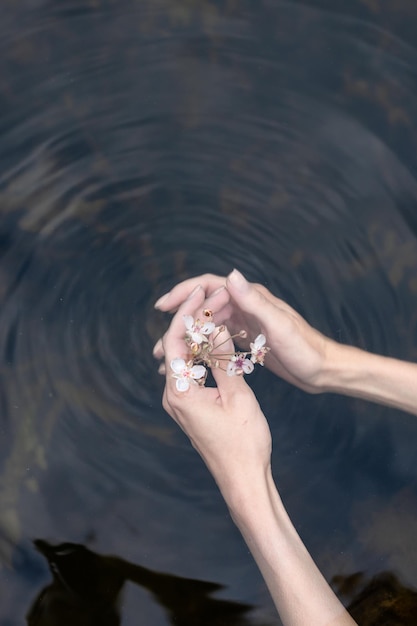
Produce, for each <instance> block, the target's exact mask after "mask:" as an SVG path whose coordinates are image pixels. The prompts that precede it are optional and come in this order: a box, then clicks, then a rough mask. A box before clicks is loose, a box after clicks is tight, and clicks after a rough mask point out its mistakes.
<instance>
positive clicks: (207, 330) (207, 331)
mask: <svg viewBox="0 0 417 626" xmlns="http://www.w3.org/2000/svg"><path fill="white" fill-rule="evenodd" d="M215 328H216V325H215V324H213V322H207V323H206V324H203V325H202V327H201V328H200V333H202V334H203V335H211V333H212V332H213V330H214V329H215Z"/></svg>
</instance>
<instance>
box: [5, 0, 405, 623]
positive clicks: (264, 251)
mask: <svg viewBox="0 0 417 626" xmlns="http://www.w3.org/2000/svg"><path fill="white" fill-rule="evenodd" d="M0 35H1V38H0V77H1V78H0V113H1V115H0V253H1V259H0V277H1V281H0V302H1V307H0V348H1V379H0V400H1V409H2V410H1V421H0V428H1V438H0V503H1V507H0V557H1V563H2V565H1V569H0V607H1V608H0V623H1V624H2V625H4V626H14V625H15V624H16V625H17V624H22V623H24V622H25V615H26V613H27V612H28V610H29V608H30V606H31V604H32V602H33V601H34V600H35V598H36V597H37V595H38V594H39V593H40V592H41V590H42V589H43V588H44V587H45V586H46V585H48V584H49V581H50V579H51V577H50V574H49V570H48V566H47V563H46V560H45V558H44V556H42V554H41V552H39V551H38V550H36V549H35V546H34V544H33V540H44V541H48V542H51V543H52V544H59V543H61V542H75V543H79V544H83V545H84V546H87V547H88V548H89V549H90V550H93V551H94V552H96V553H98V554H100V555H101V554H111V555H115V556H117V557H119V558H120V559H121V560H123V561H122V562H123V568H125V566H126V563H128V564H130V565H129V566H128V569H129V567H131V566H132V564H133V566H137V567H142V568H147V569H150V570H152V571H155V572H167V573H169V574H171V575H172V576H173V577H186V578H187V579H200V580H203V581H212V582H215V583H217V584H218V585H219V586H220V585H221V586H222V589H219V590H218V591H216V588H215V587H213V588H212V587H210V586H208V587H207V588H206V587H204V589H203V590H202V594H203V596H204V597H205V594H208V595H209V596H210V597H211V598H215V599H217V600H218V601H219V604H218V605H216V607H217V608H216V609H215V610H216V611H217V613H216V615H217V617H214V614H213V619H212V620H211V621H208V622H207V623H212V624H217V623H219V624H220V623H228V624H234V623H236V624H239V625H243V624H247V623H249V622H250V623H251V624H252V623H253V624H258V625H260V624H277V623H278V621H277V618H276V616H275V612H274V609H273V606H272V602H271V600H270V598H269V596H268V593H267V592H266V590H265V587H264V584H263V581H262V579H261V577H260V575H259V573H258V571H257V569H256V567H255V565H254V563H253V562H252V559H251V557H250V555H249V554H248V551H247V549H246V547H245V546H244V544H243V542H242V540H241V538H240V536H239V535H238V533H237V531H236V530H235V528H234V526H233V524H232V522H231V520H230V518H229V517H228V514H227V511H226V508H225V506H224V504H223V502H222V500H221V497H220V495H219V494H218V492H217V489H216V486H215V485H214V483H213V481H212V479H211V478H210V476H209V475H208V474H207V471H206V469H205V467H204V466H203V464H202V462H201V461H200V459H199V458H198V457H197V456H196V454H195V452H194V450H193V449H192V448H191V446H190V445H189V443H188V441H187V440H186V439H185V437H184V436H183V434H182V433H181V432H180V431H179V430H178V428H177V427H176V426H175V424H173V423H172V422H171V421H170V419H169V418H168V417H167V416H166V415H165V414H164V412H163V410H162V408H161V393H162V388H163V387H162V386H163V381H162V380H161V379H160V378H159V377H158V375H157V373H156V366H155V363H154V362H153V359H152V356H151V349H152V346H153V343H154V342H155V341H156V339H157V338H158V337H159V336H160V335H161V333H162V332H163V331H164V329H165V328H166V325H167V322H168V320H167V318H165V317H164V316H163V315H161V314H158V313H155V312H154V310H153V302H154V300H155V299H156V298H157V297H158V296H159V295H161V294H162V293H164V292H165V291H167V290H168V289H169V288H170V287H171V286H172V285H173V284H175V283H176V282H177V281H179V280H181V279H183V278H186V277H188V276H191V275H195V274H199V273H201V272H204V271H211V272H214V273H220V274H225V273H227V272H228V271H230V269H231V268H232V267H234V266H236V267H238V268H239V269H240V270H241V271H243V272H244V273H245V274H246V275H247V276H248V277H249V278H250V279H252V280H256V281H258V282H263V283H264V284H266V285H267V286H268V287H269V288H270V289H271V290H272V291H273V292H274V293H276V294H277V295H280V296H281V297H284V298H285V299H287V300H288V301H289V303H290V304H291V305H292V306H294V307H295V308H296V309H297V310H299V311H300V312H301V313H302V314H303V315H305V316H306V317H307V319H308V320H309V321H310V322H311V323H312V324H314V325H315V326H317V327H318V328H320V329H321V330H322V331H323V332H325V333H327V334H328V335H330V336H332V337H334V338H336V339H338V340H340V341H342V342H346V343H352V344H355V345H358V346H362V347H364V348H366V349H368V350H372V351H375V352H378V353H382V354H389V355H392V356H396V357H399V358H404V359H409V360H415V359H416V358H417V273H416V270H417V152H416V145H417V126H416V119H417V80H416V79H417V76H416V68H417V48H416V46H415V43H416V41H417V5H416V4H415V2H414V0H385V1H384V0H363V1H362V2H359V1H358V0H356V1H354V0H351V1H350V2H347V0H345V1H344V2H342V1H334V0H333V1H332V2H330V0H328V1H325V0H322V1H320V0H317V1H315V0H311V1H309V2H305V3H301V2H296V1H294V2H281V1H278V0H276V1H274V0H269V1H268V0H259V1H258V2H257V3H252V2H249V1H248V2H244V1H238V0H228V1H227V0H223V1H222V2H221V1H218V2H215V1H211V2H209V1H207V0H194V1H192V0H174V1H172V0H136V1H135V0H117V2H116V1H112V0H91V1H89V2H88V1H87V0H74V1H72V2H70V1H67V0H59V1H58V0H55V1H50V2H45V1H43V0H20V1H17V2H12V1H11V0H8V1H5V2H3V4H2V17H1V23H0ZM252 384H253V386H254V388H255V389H256V391H257V393H258V394H259V397H260V398H261V401H262V404H263V407H264V409H265V411H266V414H267V415H268V418H269V420H270V423H271V428H272V432H273V437H274V472H275V476H276V479H277V483H278V486H279V488H280V490H281V492H282V495H283V497H284V500H285V503H286V504H287V506H288V508H289V511H290V513H291V515H292V517H293V519H294V522H295V524H296V525H297V528H298V529H299V530H300V533H301V535H302V537H303V539H304V541H305V542H306V543H307V545H308V547H309V549H310V550H311V552H312V553H313V555H314V557H315V559H316V560H317V562H318V564H319V566H320V568H321V569H322V570H323V572H324V573H325V575H326V577H327V578H328V579H329V580H330V579H331V578H332V577H334V576H341V577H346V576H349V575H351V574H353V573H355V572H358V571H363V572H365V576H366V577H371V576H373V575H375V574H378V573H380V572H385V571H389V572H392V573H393V574H395V576H397V577H398V580H400V581H401V582H402V583H403V584H404V585H408V586H412V585H413V584H415V581H416V579H417V556H416V551H415V537H416V534H417V469H416V468H417V464H416V461H417V452H416V441H417V420H416V418H415V417H411V416H408V415H406V414H403V413H400V412H396V411H393V410H390V409H386V408H383V407H378V406H375V405H370V404H367V403H364V402H359V401H355V400H352V399H346V398H339V397H336V396H329V395H328V396H319V397H318V396H315V397H310V396H307V395H305V394H303V393H301V392H299V391H297V390H295V389H293V388H290V387H289V386H288V385H286V384H284V383H282V382H280V381H277V380H275V379H273V378H272V377H271V376H269V374H268V372H265V371H261V372H258V374H256V375H254V377H253V378H252ZM416 384H417V383H416ZM68 550H70V549H68ZM71 550H74V548H71ZM71 550H70V551H71ZM64 552H65V551H64ZM77 554H78V553H77ZM77 558H78V557H77ZM100 563H101V561H100ZM82 567H84V565H82V566H81V568H82ZM100 567H101V566H100ZM103 567H104V565H103ZM117 567H121V566H120V563H119V562H118V565H117ZM99 569H100V568H99ZM100 571H101V570H100ZM103 571H104V570H103ZM118 571H119V570H118ZM126 571H127V570H126ZM134 571H135V572H137V571H139V570H137V569H136V570H134ZM141 571H142V570H141ZM123 572H125V569H123ZM129 572H130V573H127V574H126V573H122V574H120V576H121V578H122V579H123V577H125V578H126V579H128V580H130V581H131V582H126V584H125V585H124V595H123V602H122V605H121V608H120V616H121V617H120V619H121V623H122V624H123V625H130V624H138V623H143V624H148V625H152V626H156V625H158V626H159V625H165V624H170V623H173V622H172V619H173V615H175V611H174V609H173V605H172V602H173V600H172V597H171V595H169V594H168V595H164V594H163V593H162V591H161V587H160V586H159V585H160V580H162V579H159V578H152V581H153V582H152V584H151V583H149V577H148V578H147V580H148V583H146V584H145V583H143V582H142V583H140V582H138V581H136V583H135V581H134V580H133V582H132V576H133V578H134V577H135V576H136V574H132V571H131V569H129ZM118 575H119V574H118ZM149 576H151V575H150V574H149ZM152 576H153V575H152ZM152 576H151V577H152ZM118 580H119V579H118ZM163 580H165V579H163ZM169 580H171V579H169ZM174 582H175V584H177V583H178V580H177V579H175V581H174ZM161 584H162V583H161ZM164 584H165V583H164ZM173 584H174V583H173ZM178 584H182V583H181V582H180V583H178ZM147 585H148V588H147V590H146V589H145V588H146V586H147ZM152 585H154V586H153V587H152ZM184 585H185V586H184V587H181V591H180V592H178V593H179V595H178V593H177V596H176V597H177V600H178V597H181V598H183V599H184V602H183V605H184V606H187V603H189V598H190V597H195V593H194V591H195V590H194V587H192V583H190V585H191V586H189V587H187V585H186V584H185V583H184ZM116 587H117V585H116ZM164 589H165V587H164ZM174 589H176V587H175V586H174ZM171 591H172V590H171V588H170V593H171ZM149 592H150V593H149ZM152 593H153V594H154V595H152ZM158 594H159V595H158ZM174 595H175V594H174ZM220 599H223V600H228V601H231V602H232V601H234V602H235V603H236V604H235V605H233V607H234V609H233V610H232V613H233V611H235V613H233V615H234V619H235V621H234V622H233V621H232V618H231V613H230V610H231V609H230V606H231V605H229V604H227V603H224V604H221V603H220ZM205 602H206V600H204V602H203V601H202V602H201V606H200V605H199V607H197V611H200V610H201V616H202V615H205V616H207V615H211V614H210V613H209V611H208V609H207V603H205ZM239 603H245V604H246V603H247V604H249V605H252V606H253V607H254V610H253V611H251V612H249V613H246V611H245V609H244V608H243V607H242V606H241V604H239ZM177 604H178V602H177ZM180 604H181V603H180ZM177 609H178V606H177ZM177 609H175V610H177ZM178 610H179V609H178ZM213 610H214V609H213ZM173 611H174V612H173ZM228 611H229V612H228ZM222 615H223V618H224V620H226V622H223V621H222V619H223V618H222ZM201 616H200V617H199V616H198V614H197V613H196V614H195V615H194V617H193V618H192V619H191V622H186V621H184V619H185V618H184V617H181V618H178V619H177V622H176V623H177V624H180V626H181V624H183V625H184V624H188V623H193V624H196V625H197V624H199V623H200V624H203V623H206V622H203V617H201ZM219 616H220V617H219ZM245 616H246V617H245ZM77 619H78V621H76V619H75V618H74V621H73V623H79V624H81V623H83V622H82V621H81V618H77ZM181 619H182V620H183V621H181ZM215 619H220V621H218V622H216V621H215ZM246 620H249V621H246ZM34 623H35V622H34ZM41 623H43V622H42V620H40V621H38V622H36V624H41ZM57 623H59V624H64V622H63V621H61V622H57ZM85 623H87V622H85ZM112 623H117V618H116V622H112Z"/></svg>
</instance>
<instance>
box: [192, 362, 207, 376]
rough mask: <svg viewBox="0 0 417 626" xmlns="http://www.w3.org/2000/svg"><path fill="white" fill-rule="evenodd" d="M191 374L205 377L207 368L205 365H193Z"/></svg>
mask: <svg viewBox="0 0 417 626" xmlns="http://www.w3.org/2000/svg"><path fill="white" fill-rule="evenodd" d="M190 374H191V377H192V378H197V379H198V378H203V376H205V375H206V368H205V367H204V365H193V367H192V368H191V370H190Z"/></svg>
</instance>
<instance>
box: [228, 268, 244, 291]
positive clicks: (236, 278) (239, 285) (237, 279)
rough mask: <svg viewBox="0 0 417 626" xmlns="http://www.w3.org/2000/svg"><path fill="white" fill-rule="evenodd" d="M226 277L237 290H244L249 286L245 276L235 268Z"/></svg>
mask: <svg viewBox="0 0 417 626" xmlns="http://www.w3.org/2000/svg"><path fill="white" fill-rule="evenodd" d="M227 278H228V280H230V282H231V283H232V285H233V286H234V287H236V289H238V290H239V291H246V290H247V288H248V286H249V283H248V281H247V280H246V278H245V277H244V276H243V274H241V273H240V272H239V270H237V269H234V270H233V272H231V273H230V274H229V276H228V277H227Z"/></svg>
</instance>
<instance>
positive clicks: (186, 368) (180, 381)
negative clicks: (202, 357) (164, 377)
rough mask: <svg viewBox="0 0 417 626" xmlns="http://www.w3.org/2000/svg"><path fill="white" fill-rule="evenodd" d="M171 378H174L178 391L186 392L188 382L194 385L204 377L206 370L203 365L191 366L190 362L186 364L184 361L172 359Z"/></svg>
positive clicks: (188, 385)
mask: <svg viewBox="0 0 417 626" xmlns="http://www.w3.org/2000/svg"><path fill="white" fill-rule="evenodd" d="M171 369H172V371H173V372H174V373H173V374H172V376H173V377H174V378H176V379H177V380H176V383H175V385H176V387H177V389H178V391H187V389H188V388H189V387H190V382H192V383H196V382H197V381H199V380H200V379H202V378H205V376H206V368H205V367H204V366H203V365H193V362H192V361H189V362H188V363H186V362H185V361H184V359H174V360H173V361H171Z"/></svg>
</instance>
